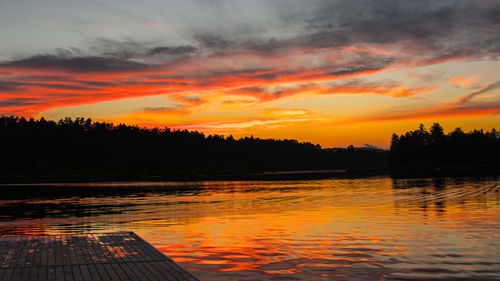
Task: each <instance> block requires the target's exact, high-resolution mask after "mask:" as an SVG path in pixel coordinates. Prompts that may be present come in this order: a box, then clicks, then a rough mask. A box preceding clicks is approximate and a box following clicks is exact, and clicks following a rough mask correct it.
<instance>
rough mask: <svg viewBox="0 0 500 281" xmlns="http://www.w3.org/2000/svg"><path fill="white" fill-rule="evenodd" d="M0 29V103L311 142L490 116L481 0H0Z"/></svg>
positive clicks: (351, 140) (491, 2)
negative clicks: (422, 124)
mask: <svg viewBox="0 0 500 281" xmlns="http://www.w3.org/2000/svg"><path fill="white" fill-rule="evenodd" d="M0 38H1V39H0V40H1V41H0V42H1V44H0V115H18V116H30V117H42V116H43V117H45V118H48V119H59V118H63V117H66V116H70V117H90V118H92V119H94V120H98V121H107V122H113V123H115V124H117V123H126V124H134V125H139V126H147V127H157V126H168V127H171V128H181V129H184V128H185V129H190V130H191V129H192V130H200V131H203V132H205V133H207V134H214V133H216V134H224V135H229V134H232V135H233V136H235V137H241V136H249V135H254V136H258V137H266V138H267V137H272V138H294V139H298V140H300V141H309V142H313V143H319V144H320V145H322V146H323V147H337V146H346V145H349V144H354V145H356V146H363V145H364V144H371V145H376V146H380V147H384V148H386V147H387V146H388V144H389V140H390V136H391V134H392V133H393V132H396V133H402V132H405V131H407V130H410V129H415V128H416V127H417V126H418V124H420V123H424V124H425V125H426V126H427V127H429V126H430V125H431V124H432V123H433V122H438V121H439V122H440V123H441V124H442V125H443V127H444V128H445V131H449V130H452V129H453V128H455V127H457V126H461V127H462V128H463V129H464V130H470V129H473V128H484V129H491V128H493V127H497V128H499V127H500V126H498V125H499V124H500V115H499V114H500V60H499V59H500V1H497V0H474V1H467V0H456V1H446V0H439V1H435V0H431V1H426V0H419V1H385V0H373V1H366V0H359V1H358V0H356V1H312V0H310V1H309V0H308V1H293V0H282V1H279V0H273V1H271V0H268V1H255V0H252V1H248V0H246V1H236V0H227V1H222V0H221V1H210V0H203V1H202V0H193V1H188V0H179V1H160V0H142V1H131V0H106V1H104V0H78V1H76V0H75V1H71V0H66V1H63V0H44V1H37V0H15V1H8V0H0Z"/></svg>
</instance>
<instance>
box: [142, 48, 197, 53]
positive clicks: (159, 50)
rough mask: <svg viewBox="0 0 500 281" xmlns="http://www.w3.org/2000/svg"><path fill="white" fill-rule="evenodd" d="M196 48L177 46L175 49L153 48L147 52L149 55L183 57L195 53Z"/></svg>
mask: <svg viewBox="0 0 500 281" xmlns="http://www.w3.org/2000/svg"><path fill="white" fill-rule="evenodd" d="M196 50H197V48H196V47H193V46H177V47H155V48H151V49H150V50H149V51H148V54H150V55H157V54H162V55H185V54H191V53H194V52H196Z"/></svg>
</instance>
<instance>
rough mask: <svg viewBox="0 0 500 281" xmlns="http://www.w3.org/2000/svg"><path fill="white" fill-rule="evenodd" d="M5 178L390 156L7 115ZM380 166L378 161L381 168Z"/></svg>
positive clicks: (272, 166) (0, 120)
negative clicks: (374, 155) (10, 176)
mask: <svg viewBox="0 0 500 281" xmlns="http://www.w3.org/2000/svg"><path fill="white" fill-rule="evenodd" d="M0 147H1V149H2V161H0V176H4V177H5V176H6V175H7V176H9V175H19V176H26V175H28V176H37V175H68V176H74V175H76V176H82V177H95V176H101V175H105V176H116V177H123V176H149V175H156V176H165V177H169V176H183V175H187V176H189V175H193V174H245V173H251V172H261V171H282V170H316V169H343V168H349V167H363V166H366V165H372V164H373V163H375V162H377V161H385V159H384V158H387V157H386V156H380V155H377V157H378V158H377V157H375V158H374V157H372V156H373V154H370V153H369V152H354V151H349V150H347V149H346V150H345V151H337V152H331V151H327V150H324V149H322V148H321V147H320V146H319V145H314V144H312V143H309V142H298V141H297V140H290V139H262V138H256V137H253V136H252V137H244V138H240V139H235V138H233V137H232V136H222V135H205V134H203V133H201V132H198V131H188V130H172V129H169V128H166V127H165V128H152V129H150V128H141V127H138V126H129V125H124V124H119V125H113V124H112V123H106V122H94V121H92V120H91V119H84V118H76V119H71V118H65V119H61V120H59V121H58V122H56V121H49V120H46V119H44V118H40V119H38V120H35V119H32V118H31V119H26V118H24V117H14V116H10V117H6V116H3V117H0ZM377 163H378V162H377Z"/></svg>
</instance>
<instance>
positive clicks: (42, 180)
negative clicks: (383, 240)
mask: <svg viewBox="0 0 500 281" xmlns="http://www.w3.org/2000/svg"><path fill="white" fill-rule="evenodd" d="M499 175H500V168H499V167H485V166H455V167H404V168H392V169H336V170H333V169H332V170H293V171H265V172H252V173H238V174H176V175H164V176H162V175H127V176H125V175H91V176H88V175H67V174H66V175H54V174H52V175H50V176H47V175H30V176H24V175H10V176H0V187H7V186H23V185H30V186H32V185H37V184H60V183H117V184H119V183H127V182H138V181H141V182H151V183H154V182H200V181H239V180H241V181H274V180H276V181H278V180H279V181H286V180H319V179H329V178H332V179H337V178H367V177H376V176H389V177H392V178H423V177H425V178H438V177H476V176H477V177H481V176H499Z"/></svg>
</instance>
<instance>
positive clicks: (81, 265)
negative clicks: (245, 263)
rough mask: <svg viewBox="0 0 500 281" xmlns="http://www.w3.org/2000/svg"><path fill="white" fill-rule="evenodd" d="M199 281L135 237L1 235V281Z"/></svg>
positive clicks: (110, 235)
mask: <svg viewBox="0 0 500 281" xmlns="http://www.w3.org/2000/svg"><path fill="white" fill-rule="evenodd" d="M87 280H88V281H136V280H138V281H141V280H144V281H184V280H187V281H199V280H198V279H196V278H195V277H194V276H193V275H191V274H190V273H189V272H187V271H186V270H184V269H183V268H182V267H180V266H179V265H177V264H176V263H175V262H174V261H172V260H171V259H169V258H168V257H167V256H165V255H164V254H162V253H161V252H160V251H158V250H157V249H156V248H155V247H153V246H152V245H151V244H149V243H148V242H146V241H145V240H144V239H142V238H141V237H139V236H138V235H136V234H135V233H133V232H118V233H101V234H61V235H23V236H0V281H87Z"/></svg>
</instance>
